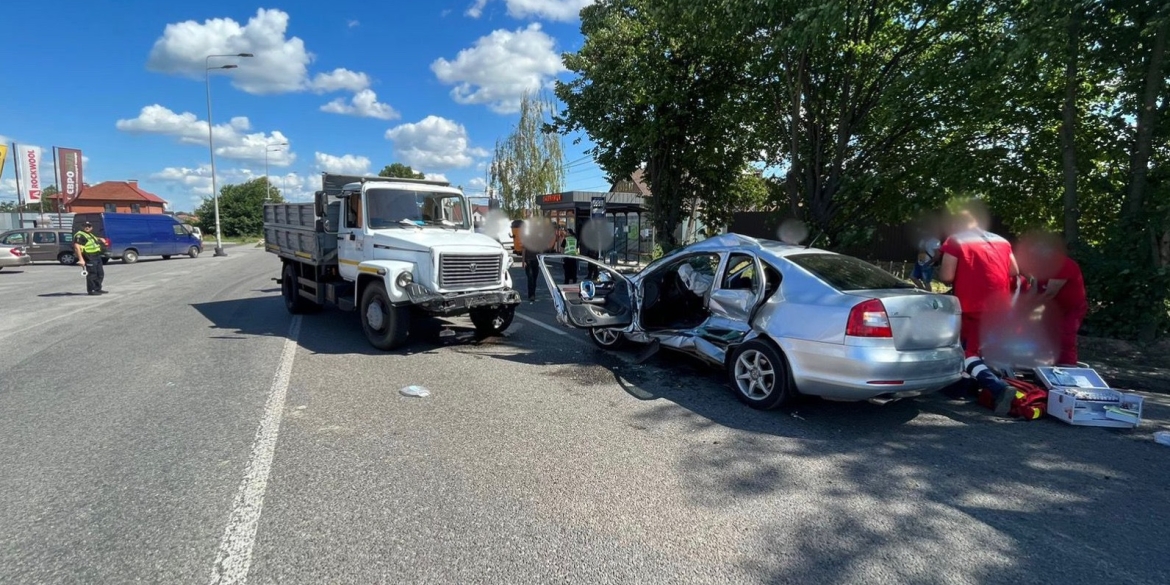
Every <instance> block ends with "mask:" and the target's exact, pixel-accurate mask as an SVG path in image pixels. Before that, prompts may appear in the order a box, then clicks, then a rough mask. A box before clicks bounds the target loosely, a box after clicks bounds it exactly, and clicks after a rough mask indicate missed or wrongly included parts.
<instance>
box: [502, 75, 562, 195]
mask: <svg viewBox="0 0 1170 585" xmlns="http://www.w3.org/2000/svg"><path fill="white" fill-rule="evenodd" d="M553 111H554V109H553V106H552V104H551V103H549V102H548V100H543V99H540V98H538V97H536V96H533V95H529V94H525V96H524V97H523V99H521V101H520V119H519V121H517V122H516V126H515V128H513V129H512V132H511V133H510V134H509V135H508V137H507V138H505V139H504V140H503V141H498V142H496V147H495V150H494V151H493V152H492V160H491V162H490V163H489V164H488V177H487V184H488V188H489V189H490V194H491V196H492V197H494V198H497V199H499V201H500V207H501V209H503V211H504V213H506V214H507V215H508V217H511V218H519V217H521V216H523V215H524V214H525V213H529V212H532V211H534V210H535V209H536V197H537V196H539V195H543V194H545V193H557V192H559V191H560V190H561V186H562V185H563V184H564V181H565V157H564V149H563V147H562V145H561V137H560V135H558V134H557V133H556V132H555V131H552V130H551V129H550V128H548V127H547V126H548V122H549V116H551V115H552V113H553Z"/></svg>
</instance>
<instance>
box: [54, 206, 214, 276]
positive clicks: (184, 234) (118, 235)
mask: <svg viewBox="0 0 1170 585" xmlns="http://www.w3.org/2000/svg"><path fill="white" fill-rule="evenodd" d="M85 222H90V223H92V224H93V233H95V234H97V235H98V236H99V237H102V238H106V241H107V242H108V245H107V247H108V248H109V252H110V256H112V257H114V258H120V259H121V260H122V262H124V263H126V264H133V263H135V262H137V261H138V258H139V257H140V256H162V257H163V259H164V260H166V259H169V258H170V257H171V256H178V255H180V254H186V255H188V256H190V257H192V258H196V257H198V256H199V254H200V253H201V252H202V251H203V242H201V241H199V238H197V237H195V235H194V234H192V233H191V231H190V229H189V228H188V227H187V226H185V225H183V224H182V223H179V220H177V219H175V218H174V217H172V216H170V215H164V214H153V213H78V214H75V215H74V216H73V230H74V232H76V231H78V230H80V229H81V226H82V225H84V224H85Z"/></svg>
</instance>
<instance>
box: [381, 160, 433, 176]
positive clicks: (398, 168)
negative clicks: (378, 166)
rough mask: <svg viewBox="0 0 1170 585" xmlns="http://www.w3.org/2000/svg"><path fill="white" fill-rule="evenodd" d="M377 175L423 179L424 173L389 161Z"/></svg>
mask: <svg viewBox="0 0 1170 585" xmlns="http://www.w3.org/2000/svg"><path fill="white" fill-rule="evenodd" d="M378 176H379V177H394V178H396V179H425V178H426V175H424V174H423V173H420V172H417V171H415V170H414V169H412V168H410V166H409V165H404V164H402V163H391V164H388V165H386V166H384V167H382V170H380V171H378Z"/></svg>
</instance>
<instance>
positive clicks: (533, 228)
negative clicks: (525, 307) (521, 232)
mask: <svg viewBox="0 0 1170 585" xmlns="http://www.w3.org/2000/svg"><path fill="white" fill-rule="evenodd" d="M526 223H529V225H526V226H525V228H526V229H525V237H524V238H523V239H524V255H523V256H522V258H523V263H524V277H525V279H526V280H527V281H528V302H530V303H535V302H536V285H537V283H539V281H540V260H539V259H538V258H537V257H536V256H537V255H538V254H546V253H548V252H550V251H551V250H552V249H553V246H554V245H555V242H556V232H555V231H554V230H553V229H552V224H550V223H548V220H545V219H541V218H532V219H529V220H528V221H527V222H526Z"/></svg>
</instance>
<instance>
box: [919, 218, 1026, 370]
mask: <svg viewBox="0 0 1170 585" xmlns="http://www.w3.org/2000/svg"><path fill="white" fill-rule="evenodd" d="M942 253H943V257H942V266H941V267H940V268H939V280H941V281H942V282H943V283H946V284H953V285H954V287H955V296H956V297H958V298H959V306H960V307H961V308H962V310H963V324H962V328H961V329H960V333H959V336H960V338H961V339H962V341H963V348H964V349H965V350H966V353H967V357H974V356H978V355H980V351H979V349H980V347H979V345H980V344H979V333H980V331H979V330H980V327H979V326H980V324H981V323H982V321H983V313H984V311H985V310H998V309H1002V308H1003V307H1004V306H1005V305H1006V303H1007V302H1008V299H1009V298H1010V297H1011V282H1012V279H1014V278H1015V277H1016V276H1018V275H1019V273H1020V269H1019V267H1018V266H1017V265H1016V257H1015V256H1014V255H1013V254H1012V245H1011V244H1010V243H1009V242H1008V241H1007V240H1005V239H1003V238H1002V237H1000V236H997V235H995V234H993V233H991V232H989V231H986V230H984V229H983V228H982V227H981V225H980V218H978V217H977V215H976V212H975V211H974V210H972V209H971V208H964V209H962V210H960V211H959V212H958V213H957V214H956V215H955V233H954V234H953V235H951V237H949V238H947V241H946V242H943V245H942Z"/></svg>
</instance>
